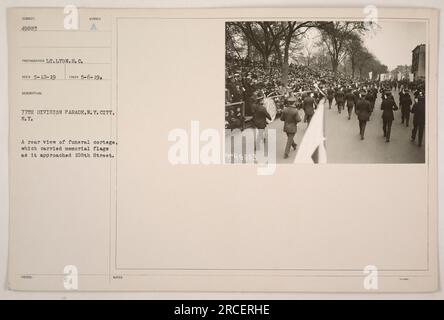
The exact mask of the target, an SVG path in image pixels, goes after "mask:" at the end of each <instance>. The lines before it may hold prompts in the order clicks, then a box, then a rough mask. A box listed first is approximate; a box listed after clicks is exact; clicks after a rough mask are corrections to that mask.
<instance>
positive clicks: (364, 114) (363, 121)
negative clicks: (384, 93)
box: [349, 91, 371, 140]
mask: <svg viewBox="0 0 444 320" xmlns="http://www.w3.org/2000/svg"><path fill="white" fill-rule="evenodd" d="M365 95H366V93H365V91H361V92H360V94H359V99H358V102H357V104H356V114H357V116H358V120H359V134H360V135H361V140H364V133H365V127H366V125H367V121H368V120H369V119H370V113H371V104H370V101H368V100H366V99H365ZM349 119H350V118H349Z"/></svg>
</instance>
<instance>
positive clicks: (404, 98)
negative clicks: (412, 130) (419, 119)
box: [399, 88, 412, 127]
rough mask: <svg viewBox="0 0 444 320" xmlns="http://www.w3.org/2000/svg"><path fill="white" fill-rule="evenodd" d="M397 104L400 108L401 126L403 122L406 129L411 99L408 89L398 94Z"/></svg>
mask: <svg viewBox="0 0 444 320" xmlns="http://www.w3.org/2000/svg"><path fill="white" fill-rule="evenodd" d="M399 104H400V106H401V117H402V120H401V124H403V123H404V120H405V126H406V127H408V126H409V120H410V106H411V105H412V98H411V97H410V93H409V90H408V89H405V88H403V89H402V91H401V92H400V93H399Z"/></svg>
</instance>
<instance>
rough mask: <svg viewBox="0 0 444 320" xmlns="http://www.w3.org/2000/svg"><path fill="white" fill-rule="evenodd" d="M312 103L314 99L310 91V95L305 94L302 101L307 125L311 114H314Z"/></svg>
mask: <svg viewBox="0 0 444 320" xmlns="http://www.w3.org/2000/svg"><path fill="white" fill-rule="evenodd" d="M314 103H315V100H314V99H313V93H310V95H307V96H306V97H305V98H304V102H303V104H302V106H303V108H304V113H305V119H306V120H307V125H308V124H310V121H311V118H312V117H313V114H314Z"/></svg>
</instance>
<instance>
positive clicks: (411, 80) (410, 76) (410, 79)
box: [409, 73, 414, 82]
mask: <svg viewBox="0 0 444 320" xmlns="http://www.w3.org/2000/svg"><path fill="white" fill-rule="evenodd" d="M413 79H414V77H413V73H409V81H410V82H413Z"/></svg>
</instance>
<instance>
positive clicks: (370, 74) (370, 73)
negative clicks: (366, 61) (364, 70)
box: [368, 71, 373, 80]
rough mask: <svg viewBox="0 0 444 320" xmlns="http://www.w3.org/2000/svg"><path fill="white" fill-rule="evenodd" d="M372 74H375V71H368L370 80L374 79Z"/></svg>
mask: <svg viewBox="0 0 444 320" xmlns="http://www.w3.org/2000/svg"><path fill="white" fill-rule="evenodd" d="M372 76H373V72H372V71H370V72H369V73H368V78H369V79H370V80H372Z"/></svg>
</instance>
